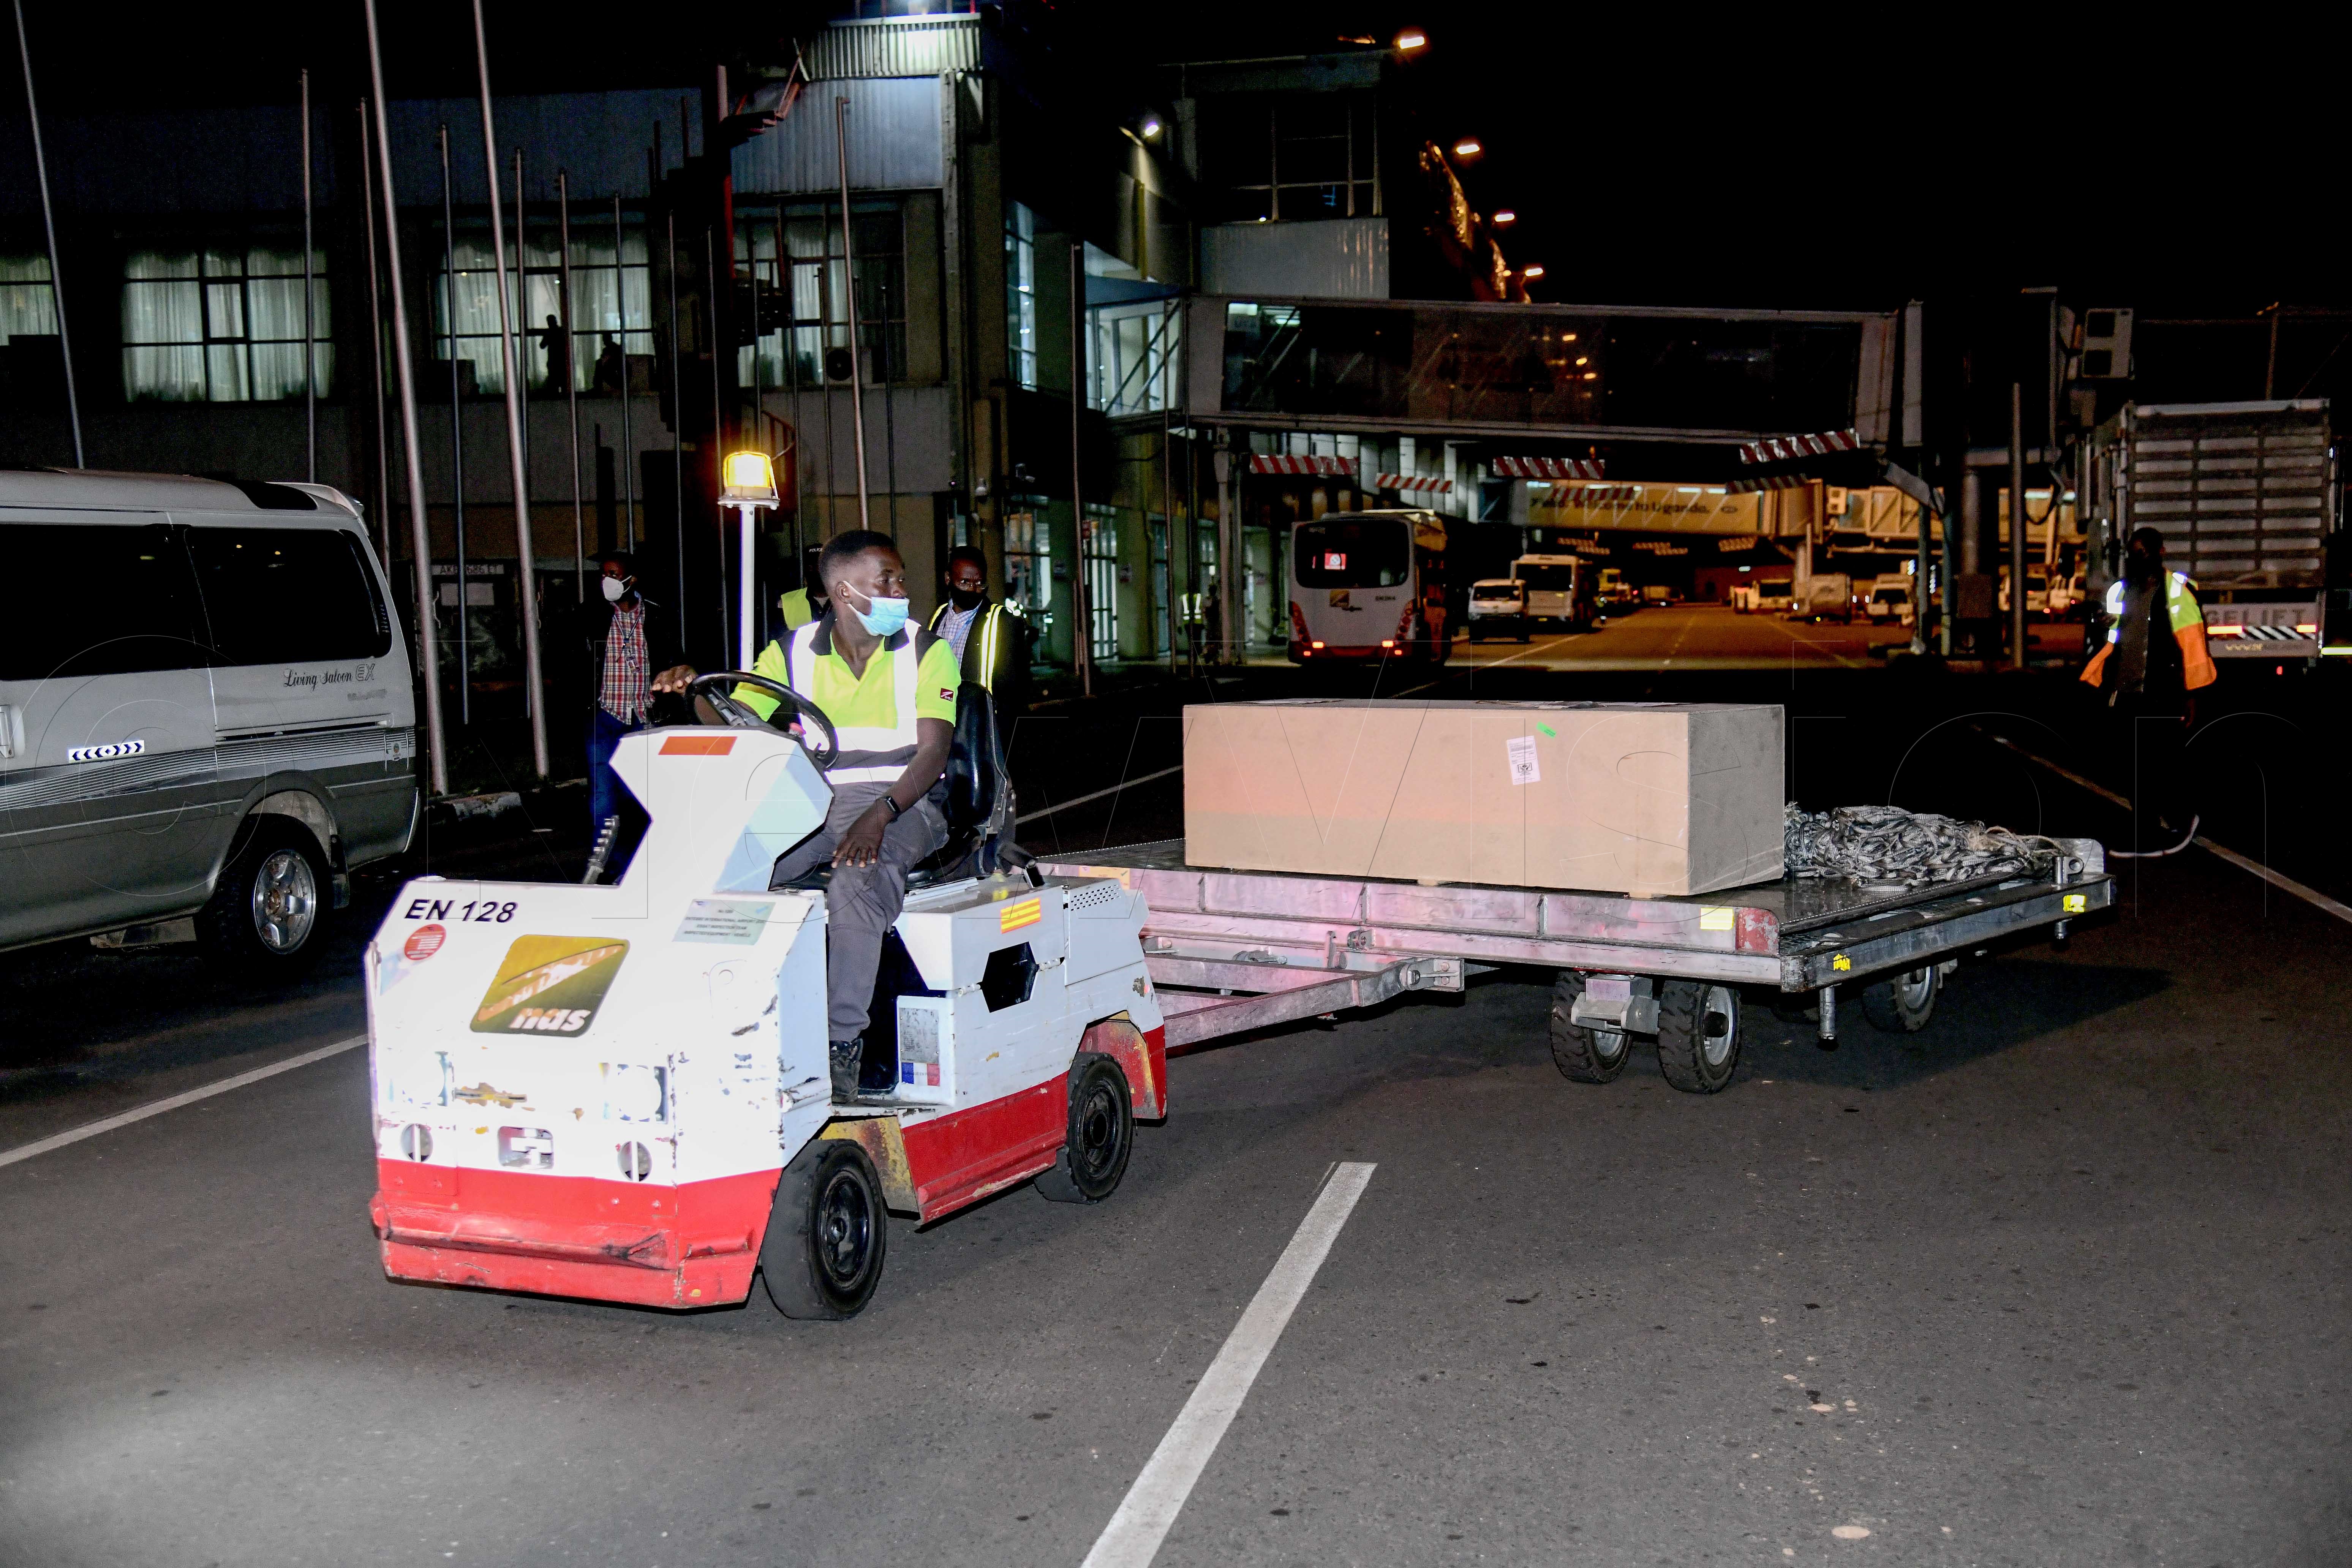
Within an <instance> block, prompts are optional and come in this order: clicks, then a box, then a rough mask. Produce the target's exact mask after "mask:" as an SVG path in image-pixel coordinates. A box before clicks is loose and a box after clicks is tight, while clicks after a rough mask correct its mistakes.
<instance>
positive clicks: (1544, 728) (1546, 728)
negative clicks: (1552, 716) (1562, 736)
mask: <svg viewBox="0 0 2352 1568" xmlns="http://www.w3.org/2000/svg"><path fill="white" fill-rule="evenodd" d="M1536 733H1537V734H1538V735H1549V736H1550V737H1551V738H1552V739H1553V740H1555V741H1557V740H1559V731H1557V730H1555V729H1553V728H1552V727H1551V726H1550V725H1549V724H1538V725H1537V726H1536Z"/></svg>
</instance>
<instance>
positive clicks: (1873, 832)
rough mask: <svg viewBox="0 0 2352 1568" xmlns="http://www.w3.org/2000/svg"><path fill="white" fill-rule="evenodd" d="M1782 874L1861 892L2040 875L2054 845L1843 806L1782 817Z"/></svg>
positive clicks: (1914, 815) (1931, 817)
mask: <svg viewBox="0 0 2352 1568" xmlns="http://www.w3.org/2000/svg"><path fill="white" fill-rule="evenodd" d="M1786 834H1787V852H1788V874H1789V875H1790V876H1791V877H1803V878H1809V879H1825V880H1852V881H1854V882H1857V883H1861V884H1863V885H1864V886H1870V885H1879V886H1885V887H1895V886H1900V887H1904V888H1922V887H1927V886H1930V885H1931V884H1934V883H1937V882H1958V881H1965V880H1968V879H1970V878H1974V877H2029V876H2046V875H2048V874H2049V872H2050V870H2051V869H2052V863H2053V860H2054V858H2055V856H2056V850H2057V846H2056V844H2055V843H2054V841H2053V840H2051V839H2048V838H2043V837H2040V836H2038V835H2027V834H2021V833H2011V831H2010V830H2009V829H2008V828H2006V827H1990V826H1986V825H1985V824H1983V823H1981V822H1960V821H1958V820H1955V819H1954V818H1952V817H1948V816H1936V815H1935V814H1934V813H1932V812H1925V811H1906V810H1904V809H1903V808H1902V807H1901V806H1899V805H1841V806H1836V807H1833V808H1832V809H1831V810H1828V811H1818V812H1809V811H1804V810H1801V809H1799V808H1798V807H1797V806H1796V805H1793V804H1792V805H1790V807H1789V808H1788V816H1787V826H1786Z"/></svg>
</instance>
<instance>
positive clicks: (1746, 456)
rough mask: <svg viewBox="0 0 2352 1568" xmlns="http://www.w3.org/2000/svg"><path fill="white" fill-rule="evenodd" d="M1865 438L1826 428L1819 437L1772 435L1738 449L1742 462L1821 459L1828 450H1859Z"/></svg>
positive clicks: (1850, 432)
mask: <svg viewBox="0 0 2352 1568" xmlns="http://www.w3.org/2000/svg"><path fill="white" fill-rule="evenodd" d="M1861 450H1862V438H1861V437H1858V436H1856V435H1855V434H1854V433H1853V431H1851V430H1824V431H1822V433H1821V434H1820V435H1818V436H1773V437H1768V438H1766V439H1764V440H1761V441H1750V442H1748V444H1747V445H1746V446H1744V447H1740V448H1739V460H1740V461H1741V462H1743V463H1785V462H1787V461H1789V460H1790V458H1818V457H1820V456H1822V454H1823V453H1825V452H1859V451H1861Z"/></svg>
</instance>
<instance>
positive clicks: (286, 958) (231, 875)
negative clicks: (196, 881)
mask: <svg viewBox="0 0 2352 1568" xmlns="http://www.w3.org/2000/svg"><path fill="white" fill-rule="evenodd" d="M333 902H334V898H333V883H332V882H331V880H330V879H329V877H328V873H327V858H326V856H325V855H324V854H323V853H321V852H320V848H319V841H318V840H317V839H315V838H313V837H310V829H309V828H306V827H304V826H302V825H301V824H300V823H299V822H297V821H295V820H294V819H293V818H292V817H290V816H272V815H268V814H264V815H262V816H251V817H247V819H246V821H245V823H244V825H243V826H240V827H239V828H238V829H237V836H236V840H235V842H234V843H233V844H232V845H231V847H230V849H229V857H228V863H227V864H226V865H225V866H223V867H222V868H221V874H220V880H219V881H218V882H216V883H215V884H214V886H213V896H212V898H211V899H210V900H206V902H205V907H204V908H203V909H201V910H197V911H196V918H195V926H196V943H197V946H198V947H199V949H200V950H201V951H202V952H204V954H205V957H207V958H210V959H212V960H214V961H215V963H220V964H222V965H224V966H225V967H226V968H229V969H233V970H237V971H240V972H242V973H247V974H251V975H256V976H259V977H262V978H267V979H291V978H293V977H295V976H297V975H299V974H301V973H304V972H305V971H307V970H308V969H309V968H310V965H311V964H312V963H316V962H317V961H318V957H319V953H320V949H321V948H322V947H324V946H325V941H324V937H325V926H326V923H327V916H328V913H329V910H330V909H331V906H332V904H333Z"/></svg>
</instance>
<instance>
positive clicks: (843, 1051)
mask: <svg viewBox="0 0 2352 1568" xmlns="http://www.w3.org/2000/svg"><path fill="white" fill-rule="evenodd" d="M826 1050H827V1051H828V1053H829V1054H830V1055H831V1056H832V1058H833V1102H834V1103H835V1105H849V1104H853V1103H855V1102H856V1099H857V1069H858V1068H859V1066H860V1065H861V1064H863V1063H864V1062H865V1060H866V1037H865V1036H863V1035H860V1036H858V1037H857V1038H856V1039H854V1040H835V1041H834V1042H833V1043H832V1044H831V1045H830V1046H828V1047H826Z"/></svg>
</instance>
